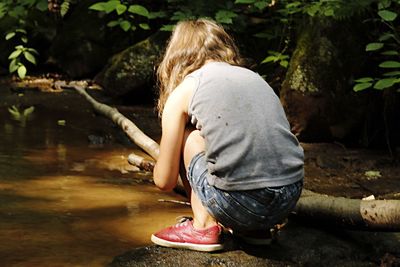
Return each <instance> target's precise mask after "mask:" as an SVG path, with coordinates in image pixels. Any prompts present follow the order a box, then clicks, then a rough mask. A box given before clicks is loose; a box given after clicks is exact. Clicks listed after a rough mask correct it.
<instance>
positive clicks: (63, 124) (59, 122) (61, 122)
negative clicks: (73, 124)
mask: <svg viewBox="0 0 400 267" xmlns="http://www.w3.org/2000/svg"><path fill="white" fill-rule="evenodd" d="M66 123H67V122H66V121H65V120H58V121H57V124H58V125H60V126H65V124H66Z"/></svg>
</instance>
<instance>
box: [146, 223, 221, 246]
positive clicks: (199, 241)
mask: <svg viewBox="0 0 400 267" xmlns="http://www.w3.org/2000/svg"><path fill="white" fill-rule="evenodd" d="M221 232H222V228H221V226H219V225H215V226H212V227H210V228H207V229H195V228H194V227H193V220H191V219H189V218H184V220H183V221H182V222H180V223H178V224H176V225H174V226H170V227H167V228H165V229H163V230H161V231H159V232H157V233H155V234H153V235H151V241H153V243H155V244H157V245H160V246H163V247H170V248H185V249H191V250H197V251H216V250H221V249H223V244H222V242H221V237H222V235H221Z"/></svg>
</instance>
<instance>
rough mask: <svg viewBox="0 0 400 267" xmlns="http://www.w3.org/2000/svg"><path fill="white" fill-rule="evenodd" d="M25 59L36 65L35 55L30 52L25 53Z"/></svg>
mask: <svg viewBox="0 0 400 267" xmlns="http://www.w3.org/2000/svg"><path fill="white" fill-rule="evenodd" d="M24 57H25V58H26V60H28V61H29V62H31V63H33V64H35V65H36V58H35V56H34V55H32V54H31V53H29V52H28V51H24Z"/></svg>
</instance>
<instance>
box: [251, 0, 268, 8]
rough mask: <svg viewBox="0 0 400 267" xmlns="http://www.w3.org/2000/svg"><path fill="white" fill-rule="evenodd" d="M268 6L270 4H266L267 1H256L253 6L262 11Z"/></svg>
mask: <svg viewBox="0 0 400 267" xmlns="http://www.w3.org/2000/svg"><path fill="white" fill-rule="evenodd" d="M269 4H270V2H268V1H258V2H256V3H254V6H255V7H256V8H258V9H259V10H264V9H265V8H266V7H267V6H268V5H269Z"/></svg>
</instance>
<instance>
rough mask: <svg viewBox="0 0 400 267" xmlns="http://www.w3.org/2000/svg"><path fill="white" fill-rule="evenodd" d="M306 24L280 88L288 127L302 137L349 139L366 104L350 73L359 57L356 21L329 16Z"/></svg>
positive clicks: (311, 138) (359, 120) (360, 121)
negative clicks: (355, 90)
mask: <svg viewBox="0 0 400 267" xmlns="http://www.w3.org/2000/svg"><path fill="white" fill-rule="evenodd" d="M305 24H306V25H304V26H303V27H300V31H299V33H298V39H297V43H296V48H295V50H294V52H293V55H292V57H291V61H290V65H289V69H288V71H287V74H286V77H285V80H284V82H283V83H282V88H281V90H280V98H281V101H282V104H283V106H284V109H285V111H286V114H287V117H288V120H289V122H290V124H291V125H292V131H293V132H294V133H295V134H296V135H297V136H298V138H299V139H300V141H305V142H317V141H330V140H332V139H336V140H337V139H339V140H340V139H344V138H348V137H350V136H352V135H355V134H354V133H355V132H356V131H359V128H360V127H359V126H360V124H361V123H362V121H363V107H364V106H365V105H364V104H362V101H363V98H362V97H361V96H360V95H355V93H354V92H353V91H352V79H353V77H351V76H350V75H351V74H352V73H357V70H359V69H360V68H361V67H360V65H362V64H360V62H363V58H362V55H363V51H364V48H363V47H362V45H363V44H362V43H361V42H358V41H357V27H358V26H357V25H358V24H357V23H351V22H348V21H335V20H333V19H329V18H326V19H319V18H312V19H310V21H307V22H306V23H305ZM350 25H351V26H350Z"/></svg>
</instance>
